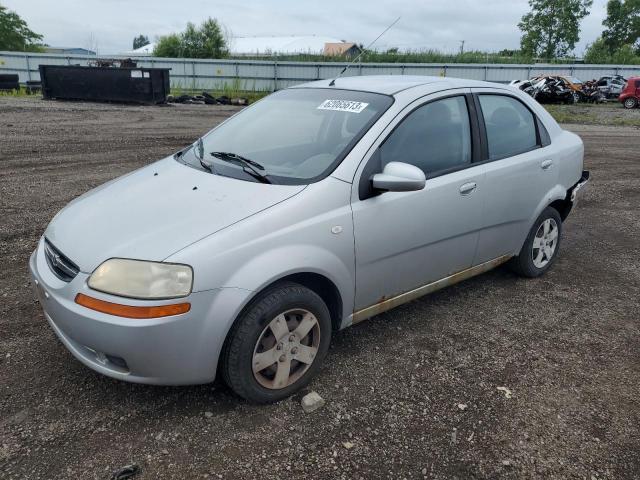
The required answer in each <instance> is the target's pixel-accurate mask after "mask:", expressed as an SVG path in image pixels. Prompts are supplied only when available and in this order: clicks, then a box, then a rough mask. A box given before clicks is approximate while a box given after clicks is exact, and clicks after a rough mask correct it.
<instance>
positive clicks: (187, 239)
mask: <svg viewBox="0 0 640 480" xmlns="http://www.w3.org/2000/svg"><path fill="white" fill-rule="evenodd" d="M304 188H305V187H304V185H302V186H301V185H269V184H264V183H256V182H250V181H244V180H238V179H234V178H229V177H222V176H219V175H212V174H209V173H206V172H203V171H201V170H197V169H194V168H191V167H188V166H186V165H184V164H182V163H179V162H177V161H175V160H174V159H173V158H171V157H170V158H167V159H164V160H160V161H159V162H156V163H154V164H151V165H149V166H147V167H144V168H141V169H140V170H136V171H134V172H132V173H130V174H128V175H126V176H124V177H120V178H118V179H115V180H112V181H111V182H108V183H106V184H104V185H102V186H100V187H98V188H96V189H94V190H91V191H90V192H88V193H86V194H84V195H82V196H80V197H78V198H77V199H75V200H74V201H72V202H71V203H70V204H69V205H67V206H66V207H65V208H64V209H62V210H61V211H60V212H59V213H58V214H57V215H56V216H55V217H54V218H53V220H52V221H51V223H50V224H49V226H48V227H47V229H46V231H45V236H46V237H47V238H48V239H49V241H50V242H51V243H53V245H54V246H55V247H56V248H58V249H59V250H60V251H61V252H62V253H64V255H66V256H67V257H68V258H69V259H70V260H72V261H73V262H74V263H76V264H77V265H78V267H80V270H81V271H83V272H85V273H90V272H92V271H93V270H95V268H96V267H97V266H98V265H100V263H102V262H103V261H105V260H107V259H108V258H113V257H121V258H135V259H141V260H155V261H162V260H164V259H165V258H167V257H169V256H170V255H171V254H173V253H175V252H177V251H178V250H181V249H182V248H184V247H186V246H188V245H190V244H192V243H194V242H197V241H198V240H200V239H202V238H204V237H206V236H208V235H211V234H213V233H215V232H217V231H220V230H222V229H224V228H225V227H228V226H229V225H232V224H234V223H237V222H239V221H241V220H243V219H245V218H247V217H249V216H251V215H253V214H255V213H257V212H260V211H262V210H265V209H267V208H269V207H271V206H273V205H275V204H277V203H279V202H282V201H283V200H286V199H287V198H290V197H292V196H294V195H296V194H297V193H299V192H301V191H302V190H303V189H304Z"/></svg>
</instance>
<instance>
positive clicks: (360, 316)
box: [351, 254, 513, 325]
mask: <svg viewBox="0 0 640 480" xmlns="http://www.w3.org/2000/svg"><path fill="white" fill-rule="evenodd" d="M511 257H513V255H511V254H509V255H502V256H500V257H497V258H494V259H493V260H489V261H488V262H484V263H481V264H479V265H475V266H473V267H470V268H467V269H465V270H462V271H460V272H458V273H454V274H453V275H449V276H448V277H444V278H441V279H440V280H436V281H435V282H431V283H428V284H426V285H423V286H421V287H418V288H415V289H413V290H409V291H408V292H405V293H401V294H400V295H397V296H395V297H392V298H385V297H382V299H381V300H380V301H379V302H378V303H375V304H373V305H370V306H368V307H365V308H363V309H361V310H358V311H357V312H354V313H353V315H352V320H351V324H352V325H355V324H356V323H360V322H362V321H364V320H366V319H368V318H371V317H373V316H374V315H378V314H380V313H383V312H386V311H387V310H391V309H392V308H395V307H397V306H399V305H402V304H403V303H407V302H410V301H411V300H415V299H416V298H420V297H422V296H424V295H427V294H428V293H432V292H435V291H436V290H440V289H441V288H445V287H448V286H449V285H454V284H456V283H458V282H461V281H463V280H467V279H469V278H471V277H475V276H476V275H480V274H481V273H484V272H488V271H489V270H492V269H493V268H495V267H497V266H498V265H501V264H503V263H505V262H506V261H507V260H509V259H510V258H511Z"/></svg>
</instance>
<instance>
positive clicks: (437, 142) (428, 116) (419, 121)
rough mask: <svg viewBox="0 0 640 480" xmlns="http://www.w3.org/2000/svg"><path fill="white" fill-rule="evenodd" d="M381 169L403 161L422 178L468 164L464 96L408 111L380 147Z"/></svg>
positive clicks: (469, 148)
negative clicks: (412, 167)
mask: <svg viewBox="0 0 640 480" xmlns="http://www.w3.org/2000/svg"><path fill="white" fill-rule="evenodd" d="M380 155H381V161H382V167H384V166H385V165H386V164H387V163H389V162H404V163H410V164H412V165H415V166H416V167H418V168H420V169H422V171H424V173H425V175H429V174H433V173H434V172H441V171H443V170H448V169H451V168H456V167H459V166H462V165H467V164H469V163H471V128H470V124H469V112H468V110H467V102H466V100H465V98H464V97H462V96H460V97H451V98H446V99H443V100H436V101H434V102H431V103H428V104H426V105H423V106H422V107H419V108H417V109H416V110H414V111H413V112H411V113H410V114H409V115H408V116H407V117H406V118H405V119H404V120H403V121H402V123H401V124H400V125H399V126H398V127H397V128H396V129H395V130H394V131H393V133H391V135H390V136H389V137H388V138H387V140H385V142H384V144H383V145H382V147H381V148H380Z"/></svg>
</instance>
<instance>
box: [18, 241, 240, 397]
mask: <svg viewBox="0 0 640 480" xmlns="http://www.w3.org/2000/svg"><path fill="white" fill-rule="evenodd" d="M42 243H43V242H42V241H41V242H40V245H39V246H38V249H37V250H36V251H35V252H34V253H33V254H32V256H31V259H30V261H29V267H30V271H31V277H32V282H33V285H34V288H35V290H36V294H37V296H38V299H39V301H40V304H41V305H42V308H43V310H44V315H45V318H46V319H47V321H48V322H49V325H51V328H52V329H53V331H54V332H55V333H56V335H57V336H58V338H59V339H60V341H61V342H62V343H63V344H64V345H65V347H67V349H68V350H69V351H70V352H71V353H72V354H73V355H74V356H75V357H76V358H77V359H78V360H79V361H80V362H82V363H83V364H84V365H86V366H87V367H89V368H91V369H93V370H95V371H97V372H99V373H102V374H104V375H107V376H109V377H113V378H117V379H119V380H125V381H128V382H135V383H147V384H156V385H185V384H199V383H208V382H211V381H213V380H214V378H215V374H216V368H217V362H218V357H219V354H220V351H221V349H222V344H223V342H224V339H225V336H226V334H227V331H228V329H229V327H230V325H231V323H232V322H233V319H234V318H235V316H236V314H237V312H238V311H239V310H240V308H241V306H242V305H243V304H244V301H245V299H246V297H247V296H248V294H249V293H250V292H248V291H246V290H241V289H227V288H225V289H217V290H210V291H205V292H198V293H192V294H191V295H189V296H188V297H186V298H185V299H181V301H187V302H190V303H191V310H190V311H189V312H187V313H185V314H182V315H174V316H171V317H164V318H156V319H145V320H134V319H128V318H122V317H117V316H113V315H107V314H104V313H100V312H96V311H94V310H90V309H88V308H85V307H83V306H81V305H78V304H76V303H75V301H74V300H75V296H76V294H77V293H85V294H88V295H91V296H93V297H96V298H100V299H102V300H106V301H111V302H114V301H115V302H120V303H122V302H125V301H126V302H127V303H128V304H131V305H144V303H145V302H144V301H136V300H128V299H126V300H125V299H122V298H118V297H114V296H111V295H106V294H101V293H99V292H95V291H92V290H90V289H89V288H88V287H87V285H86V280H87V277H88V275H87V274H84V273H80V274H78V275H77V276H76V278H74V279H73V280H72V281H71V282H69V283H66V282H63V281H62V280H59V279H58V278H57V277H55V276H54V275H53V273H52V272H51V271H50V269H49V267H48V265H47V263H46V260H45V259H44V258H43V257H44V255H43V252H42V250H43V246H42ZM167 303H170V302H167Z"/></svg>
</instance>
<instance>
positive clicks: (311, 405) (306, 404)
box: [301, 392, 324, 413]
mask: <svg viewBox="0 0 640 480" xmlns="http://www.w3.org/2000/svg"><path fill="white" fill-rule="evenodd" d="M301 404H302V410H304V411H305V413H311V412H315V411H316V410H318V409H319V408H321V407H322V406H323V405H324V398H322V397H321V396H320V395H319V394H318V392H310V393H307V394H306V395H305V396H304V397H302V402H301Z"/></svg>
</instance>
